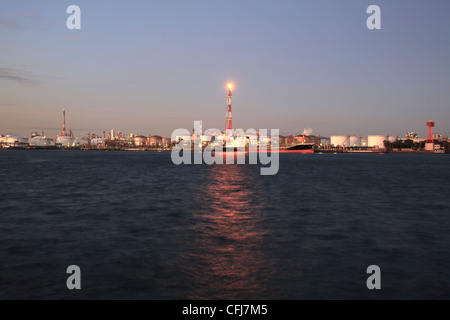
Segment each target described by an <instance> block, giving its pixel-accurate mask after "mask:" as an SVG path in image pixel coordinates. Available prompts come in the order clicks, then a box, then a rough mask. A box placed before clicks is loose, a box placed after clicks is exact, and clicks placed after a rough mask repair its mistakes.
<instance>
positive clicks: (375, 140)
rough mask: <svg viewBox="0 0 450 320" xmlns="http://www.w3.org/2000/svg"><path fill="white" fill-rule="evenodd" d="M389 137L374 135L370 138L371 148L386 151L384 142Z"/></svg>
mask: <svg viewBox="0 0 450 320" xmlns="http://www.w3.org/2000/svg"><path fill="white" fill-rule="evenodd" d="M386 139H387V136H382V135H373V136H369V137H368V141H369V147H377V148H379V149H384V141H385V140H386Z"/></svg>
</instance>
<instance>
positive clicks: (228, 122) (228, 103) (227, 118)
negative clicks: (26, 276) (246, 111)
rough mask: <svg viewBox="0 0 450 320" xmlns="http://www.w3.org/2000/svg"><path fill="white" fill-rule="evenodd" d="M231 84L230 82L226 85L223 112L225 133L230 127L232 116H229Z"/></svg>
mask: <svg viewBox="0 0 450 320" xmlns="http://www.w3.org/2000/svg"><path fill="white" fill-rule="evenodd" d="M232 88H233V86H232V85H231V84H229V85H228V95H227V109H226V113H225V133H226V132H227V129H232V128H233V125H232V121H231V119H232V117H231V89H232Z"/></svg>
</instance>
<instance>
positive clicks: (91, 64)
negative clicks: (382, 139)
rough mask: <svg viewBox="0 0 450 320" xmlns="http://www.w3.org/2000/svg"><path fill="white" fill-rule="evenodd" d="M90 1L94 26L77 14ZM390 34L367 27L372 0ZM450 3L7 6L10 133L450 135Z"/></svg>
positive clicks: (0, 25) (78, 0) (5, 80)
mask: <svg viewBox="0 0 450 320" xmlns="http://www.w3.org/2000/svg"><path fill="white" fill-rule="evenodd" d="M72 4H76V5H78V6H80V8H81V30H68V29H67V27H66V20H67V18H68V17H69V14H67V13H66V9H67V7H68V6H69V5H72ZM372 4H375V5H378V6H380V7H381V27H382V29H381V30H372V31H371V30H368V29H367V27H366V20H367V18H368V17H369V14H367V13H366V9H367V7H368V6H369V5H372ZM449 13H450V1H448V0H433V1H425V0H422V1H411V0H408V1H406V0H395V1H381V0H371V1H365V0H346V1H335V0H326V1H325V0H323V1H317V0H308V1H299V0H293V1H261V0H258V1H256V0H255V1H250V0H241V1H233V0H229V1H211V0H210V1H198V0H193V1H185V0H184V1H167V0H165V1H155V0H150V1H149V0H147V1H84V0H71V1H57V0H45V1H19V0H14V1H13V0H1V1H0V134H7V133H15V134H20V135H24V136H27V137H29V136H30V133H31V132H32V131H39V132H40V131H45V134H46V135H49V136H55V135H56V134H57V133H58V132H60V131H61V109H62V108H65V109H66V110H67V117H68V119H67V122H68V123H67V127H68V128H71V129H72V130H73V131H74V134H75V136H77V137H79V138H81V137H82V136H83V135H85V134H86V133H87V132H89V131H90V132H95V133H99V134H100V133H101V132H102V131H103V130H105V131H109V130H111V129H115V130H116V131H122V132H124V133H126V134H128V133H129V132H131V131H132V132H134V133H135V134H142V135H149V134H152V135H154V134H159V135H161V136H170V134H171V132H172V131H173V130H174V129H176V128H187V129H191V128H192V127H193V121H194V120H203V129H207V128H218V129H221V130H223V128H224V123H225V104H226V94H227V92H226V84H227V83H228V82H232V83H234V87H235V89H234V91H233V126H234V127H235V128H243V129H248V128H255V129H259V128H267V129H271V128H277V129H280V133H281V134H290V133H292V134H299V133H302V132H303V129H304V128H312V129H313V133H314V134H320V135H322V136H330V135H347V134H352V135H363V136H364V135H368V134H383V135H384V134H391V135H400V136H401V137H404V136H405V133H406V132H407V131H414V132H417V133H419V135H420V137H422V138H424V137H425V135H426V126H425V123H426V122H427V121H428V120H434V121H435V122H436V128H435V129H436V131H437V132H440V133H447V134H448V133H449V132H450V18H449Z"/></svg>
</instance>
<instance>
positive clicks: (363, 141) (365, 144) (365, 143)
mask: <svg viewBox="0 0 450 320" xmlns="http://www.w3.org/2000/svg"><path fill="white" fill-rule="evenodd" d="M368 146H369V139H367V138H361V147H368Z"/></svg>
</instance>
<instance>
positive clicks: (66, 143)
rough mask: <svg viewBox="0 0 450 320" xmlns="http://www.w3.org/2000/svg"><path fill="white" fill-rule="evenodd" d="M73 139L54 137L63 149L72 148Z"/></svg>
mask: <svg viewBox="0 0 450 320" xmlns="http://www.w3.org/2000/svg"><path fill="white" fill-rule="evenodd" d="M74 142H75V138H73V137H69V136H61V137H56V143H59V144H61V146H63V147H73V145H74Z"/></svg>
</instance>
